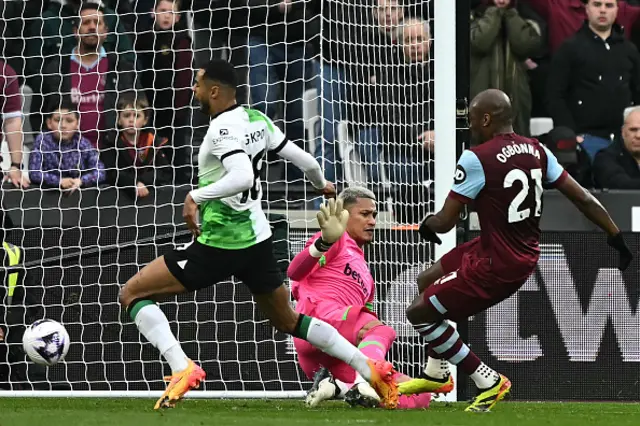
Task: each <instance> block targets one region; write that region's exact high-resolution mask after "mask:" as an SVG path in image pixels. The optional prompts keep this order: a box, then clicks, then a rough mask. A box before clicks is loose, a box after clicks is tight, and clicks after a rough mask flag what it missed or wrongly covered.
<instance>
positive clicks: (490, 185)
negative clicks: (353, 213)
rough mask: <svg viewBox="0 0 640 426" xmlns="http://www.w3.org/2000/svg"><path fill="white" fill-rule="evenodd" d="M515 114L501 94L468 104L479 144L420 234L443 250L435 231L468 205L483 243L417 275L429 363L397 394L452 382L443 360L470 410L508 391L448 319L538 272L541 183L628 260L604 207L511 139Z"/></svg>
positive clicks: (543, 154)
mask: <svg viewBox="0 0 640 426" xmlns="http://www.w3.org/2000/svg"><path fill="white" fill-rule="evenodd" d="M512 117H513V111H512V109H511V103H510V101H509V98H508V97H507V95H506V94H505V93H503V92H501V91H500V90H495V89H490V90H486V91H484V92H482V93H480V94H478V95H477V96H476V97H475V98H474V99H473V101H472V102H471V109H470V117H469V118H470V122H471V133H472V138H473V139H474V140H475V141H476V142H477V143H478V144H477V145H476V146H474V147H472V148H471V149H469V150H466V151H465V152H464V153H463V154H462V156H461V157H460V160H459V161H458V165H457V168H456V174H455V177H454V184H453V188H452V190H451V192H450V193H449V196H448V197H447V199H446V201H445V203H444V206H443V208H442V210H440V211H439V212H438V213H437V214H435V215H429V216H427V217H426V218H425V219H424V220H423V222H422V224H421V225H420V233H421V235H422V236H423V238H425V239H427V240H428V241H431V242H434V243H437V244H439V243H440V242H441V241H440V239H439V238H438V236H437V235H436V233H444V232H447V231H449V230H451V229H452V228H453V227H454V226H455V224H456V223H457V221H458V218H459V215H460V213H461V211H462V209H463V207H464V206H465V204H473V206H474V208H475V210H476V212H477V214H478V218H479V220H480V228H481V231H480V237H478V238H476V239H474V240H472V241H469V242H467V243H465V244H462V245H460V246H458V247H456V248H454V249H453V250H451V251H450V252H449V253H447V254H445V255H444V256H443V257H442V258H441V259H440V260H439V261H438V262H436V263H435V264H434V265H433V266H431V267H430V268H429V269H428V270H426V271H424V272H423V273H421V274H420V275H419V277H418V287H419V290H420V292H421V293H420V295H419V296H417V297H416V299H415V300H414V301H413V303H412V304H411V306H409V308H408V309H407V318H408V319H409V321H410V322H411V323H412V324H413V326H414V328H415V329H416V331H417V332H418V333H419V334H420V335H421V336H422V337H423V338H424V339H425V341H427V342H428V355H429V358H428V362H427V366H426V368H425V371H424V373H423V375H422V376H421V377H419V378H416V379H414V380H411V381H408V382H405V383H400V385H399V390H400V392H401V393H403V394H411V393H419V392H430V391H433V389H434V388H438V387H441V386H442V383H446V382H451V380H452V379H451V377H450V374H449V369H448V366H449V364H448V363H452V364H456V365H457V366H458V368H459V369H460V370H461V371H462V372H464V373H465V374H467V375H469V377H470V378H471V379H472V380H473V381H474V382H475V384H476V386H477V387H478V389H479V392H478V395H477V396H476V398H475V399H474V401H473V402H472V403H471V405H469V407H467V411H473V412H482V411H488V410H489V409H491V407H493V406H494V405H495V404H496V402H498V401H500V400H501V399H502V398H503V397H504V396H505V395H506V394H507V393H508V392H509V390H510V388H511V382H510V381H509V379H507V378H506V377H505V376H503V375H501V374H498V373H497V372H496V371H494V370H493V369H491V368H490V367H489V366H487V365H485V364H484V363H482V362H481V361H480V359H478V357H477V356H476V355H475V354H474V353H473V352H471V350H470V349H469V347H468V346H467V345H465V344H464V343H463V342H462V340H460V336H459V335H458V333H457V332H456V331H455V329H454V328H453V327H452V326H451V324H449V322H448V320H452V321H460V320H463V319H465V318H468V317H470V316H472V315H476V314H478V313H480V312H482V311H484V310H486V309H487V308H489V307H491V306H493V305H495V304H497V303H499V302H501V301H502V300H504V299H506V298H508V297H509V296H511V295H512V294H514V293H515V292H516V291H517V290H518V289H519V288H520V287H521V286H522V285H523V284H524V283H525V281H526V280H527V278H528V277H529V275H530V274H531V273H532V272H533V271H534V269H535V267H536V264H537V262H538V256H539V251H540V249H539V239H540V227H539V222H540V216H541V215H542V185H543V183H546V184H548V185H551V186H553V187H555V188H556V189H558V190H559V191H560V192H562V193H563V194H564V195H565V196H566V197H567V198H569V200H571V201H572V202H573V203H574V204H575V205H576V207H577V208H578V209H579V210H580V211H581V212H582V213H583V214H584V215H585V216H586V217H587V218H588V219H589V220H591V221H592V222H593V223H595V224H596V225H598V226H599V227H600V228H601V229H602V230H604V231H605V232H606V233H607V234H608V236H609V237H608V240H607V241H608V243H609V245H611V246H612V247H613V248H614V249H616V250H617V251H618V252H619V253H620V262H619V265H618V267H619V268H620V270H624V269H626V268H627V266H629V263H630V262H631V259H632V257H633V256H632V253H631V252H630V250H629V248H628V247H627V245H626V243H625V241H624V239H623V238H622V234H621V233H620V231H619V230H618V227H617V226H616V225H615V224H614V223H613V221H612V220H611V218H610V217H609V214H608V213H607V211H606V210H605V209H604V208H603V207H602V205H601V204H600V203H599V202H598V201H597V200H596V199H595V198H594V197H593V196H592V195H591V194H590V193H589V192H588V191H586V190H585V189H584V188H582V187H581V186H580V185H579V184H577V183H576V182H575V180H573V178H571V176H569V175H568V174H567V172H566V171H564V170H563V169H562V167H561V166H560V165H559V164H558V161H557V159H556V158H555V156H554V155H553V154H552V153H551V152H550V151H549V150H548V149H547V148H545V147H544V146H543V145H541V144H540V143H539V142H538V141H537V140H535V139H529V138H525V137H522V136H519V135H517V134H515V133H514V132H513V127H512ZM447 361H448V362H447Z"/></svg>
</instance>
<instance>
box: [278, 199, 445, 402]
mask: <svg viewBox="0 0 640 426" xmlns="http://www.w3.org/2000/svg"><path fill="white" fill-rule="evenodd" d="M376 216H377V209H376V201H375V195H374V194H373V193H372V192H371V191H369V190H368V189H365V188H358V187H350V188H347V189H345V190H344V191H343V192H342V193H341V194H340V196H339V197H338V200H337V201H334V200H329V203H328V204H327V205H323V206H322V207H321V209H320V212H318V224H319V225H320V229H321V231H320V232H318V233H317V234H316V235H314V236H313V237H312V238H311V239H310V240H309V241H307V244H306V246H305V249H304V250H302V251H301V252H300V253H298V254H297V255H296V256H295V258H294V259H293V261H292V262H291V265H290V266H289V269H288V275H289V278H291V280H292V285H291V290H292V294H293V297H294V298H295V299H296V301H297V304H296V311H297V312H300V313H304V314H307V315H313V316H315V317H317V318H321V319H322V320H323V321H326V322H328V323H329V324H331V325H333V326H334V327H335V328H336V329H337V330H338V332H339V333H340V334H341V335H342V336H344V337H345V338H346V339H347V340H349V342H351V343H352V344H354V345H357V346H358V348H360V350H361V351H362V352H363V353H364V354H365V355H366V356H368V357H369V358H371V359H373V360H384V359H385V357H386V354H387V351H388V350H389V348H390V346H391V344H392V343H393V341H394V340H395V338H396V333H395V331H394V330H393V328H391V327H389V326H387V325H384V324H383V323H382V322H380V321H379V320H378V318H377V316H376V315H375V313H374V312H373V311H372V308H373V305H372V302H373V298H374V294H375V283H374V280H373V277H372V276H371V273H370V272H369V267H368V265H367V262H366V261H365V259H364V252H363V251H362V247H363V246H364V245H365V244H367V243H370V242H371V241H372V240H373V232H374V229H375V226H376ZM345 231H346V232H345ZM294 344H295V348H296V351H297V353H298V359H299V362H300V366H301V367H302V370H303V371H304V372H305V374H306V375H307V376H308V377H309V378H310V379H312V378H314V375H316V377H315V383H314V387H313V388H312V389H311V391H310V392H309V394H308V395H307V404H308V405H310V406H315V405H317V404H318V403H319V402H320V401H322V400H325V399H331V398H334V397H340V396H343V397H344V398H345V400H346V401H347V402H348V403H349V404H351V405H362V406H368V407H373V406H378V405H379V397H378V396H377V394H376V392H375V391H374V390H373V388H371V386H370V385H369V384H368V383H367V382H366V381H365V380H364V379H363V378H362V377H360V376H359V374H357V373H356V372H355V370H353V368H351V367H350V366H349V365H347V364H345V363H344V362H342V361H340V360H338V359H336V358H333V357H331V356H329V355H326V354H325V353H323V352H321V351H318V350H316V349H315V348H314V347H313V346H311V345H310V344H309V343H307V342H305V341H304V340H302V339H297V338H296V339H294ZM325 369H326V370H328V371H329V372H330V373H331V375H332V376H333V377H331V376H329V374H326V373H325V374H326V375H325V377H322V373H323V372H325V371H326V370H325ZM318 374H320V376H319V377H318ZM393 374H394V380H395V381H396V382H402V381H406V380H409V379H410V378H409V377H407V376H405V375H403V374H400V373H396V372H393ZM445 386H451V385H450V384H446V385H445ZM449 390H450V389H442V390H441V391H442V392H446V391H449ZM430 401H431V395H430V394H421V395H412V396H404V395H403V396H400V398H399V400H398V408H426V407H428V406H429V402H430ZM387 408H395V407H387Z"/></svg>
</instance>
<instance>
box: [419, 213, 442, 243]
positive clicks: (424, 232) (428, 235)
mask: <svg viewBox="0 0 640 426" xmlns="http://www.w3.org/2000/svg"><path fill="white" fill-rule="evenodd" d="M431 216H433V215H432V214H430V215H427V217H425V218H424V219H422V222H421V223H420V227H419V228H418V233H419V234H420V236H421V237H422V239H424V240H426V241H429V242H430V243H435V244H442V240H441V239H440V237H438V234H436V233H435V232H433V231H432V230H431V229H429V227H428V226H427V219H429V218H430V217H431Z"/></svg>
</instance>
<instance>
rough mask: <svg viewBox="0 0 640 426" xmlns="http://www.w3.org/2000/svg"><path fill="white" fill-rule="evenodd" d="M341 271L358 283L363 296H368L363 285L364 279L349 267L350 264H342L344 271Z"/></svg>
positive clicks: (367, 291)
mask: <svg viewBox="0 0 640 426" xmlns="http://www.w3.org/2000/svg"><path fill="white" fill-rule="evenodd" d="M343 272H344V274H345V275H346V276H348V277H349V276H350V277H351V278H353V279H354V280H356V282H357V283H358V284H359V285H360V288H361V289H362V292H363V293H364V295H365V296H369V290H368V289H367V287H366V286H365V285H364V280H363V279H362V277H361V276H360V273H359V272H357V271H354V270H353V269H351V265H349V264H348V263H347V264H346V265H344V271H343Z"/></svg>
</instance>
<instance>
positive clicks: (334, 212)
mask: <svg viewBox="0 0 640 426" xmlns="http://www.w3.org/2000/svg"><path fill="white" fill-rule="evenodd" d="M316 218H317V219H318V225H320V230H321V231H322V237H321V238H319V239H318V240H316V243H315V244H316V248H317V249H318V250H320V251H322V252H325V251H327V250H329V248H331V245H332V244H333V243H335V242H336V241H338V240H339V239H340V237H342V234H344V231H346V230H347V221H348V220H349V212H348V211H346V210H345V209H344V208H343V201H342V199H338V200H335V199H333V198H331V199H329V200H328V202H327V203H326V204H322V205H321V206H320V211H319V212H318V214H317V215H316Z"/></svg>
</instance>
